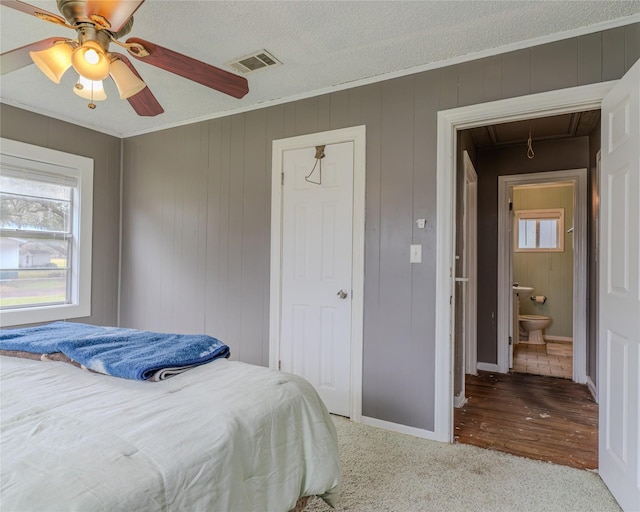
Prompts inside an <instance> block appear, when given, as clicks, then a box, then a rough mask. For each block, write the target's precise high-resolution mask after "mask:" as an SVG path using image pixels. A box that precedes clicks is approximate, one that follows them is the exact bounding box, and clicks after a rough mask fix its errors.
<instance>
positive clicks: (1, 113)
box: [0, 104, 122, 325]
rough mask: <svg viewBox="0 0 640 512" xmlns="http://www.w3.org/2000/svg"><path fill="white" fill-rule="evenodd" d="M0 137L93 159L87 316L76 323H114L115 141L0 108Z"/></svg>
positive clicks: (117, 178)
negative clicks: (88, 314)
mask: <svg viewBox="0 0 640 512" xmlns="http://www.w3.org/2000/svg"><path fill="white" fill-rule="evenodd" d="M0 117H1V118H2V122H1V123H0V136H2V137H4V138H6V139H12V140H17V141H20V142H25V143H27V144H34V145H36V146H42V147H45V148H50V149H56V150H59V151H65V152H67V153H73V154H76V155H81V156H86V157H89V158H92V159H93V173H94V174H93V247H92V267H91V276H92V286H91V316H89V317H85V318H81V319H78V320H79V321H82V322H85V323H91V324H97V325H115V324H116V323H117V321H118V314H117V310H118V253H119V244H120V241H119V240H120V236H119V231H120V226H119V222H120V149H121V145H122V141H121V140H120V139H118V138H116V137H112V136H110V135H105V134H103V133H99V132H96V131H92V130H88V129H86V128H81V127H79V126H76V125H73V124H69V123H65V122H62V121H58V120H56V119H51V118H48V117H45V116H41V115H38V114H34V113H32V112H27V111H25V110H21V109H17V108H14V107H11V106H9V105H5V104H0Z"/></svg>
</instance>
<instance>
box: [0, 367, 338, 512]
mask: <svg viewBox="0 0 640 512" xmlns="http://www.w3.org/2000/svg"><path fill="white" fill-rule="evenodd" d="M0 373H1V375H2V383H1V391H2V401H1V406H2V411H1V414H2V416H1V420H2V424H1V428H2V436H1V441H0V457H1V460H2V465H1V475H0V478H1V485H2V489H1V499H2V510H3V512H12V511H16V512H18V511H19V512H27V511H38V512H40V511H47V510H52V511H53V510H65V511H74V510H77V511H87V510H91V511H94V512H97V511H131V510H136V511H139V512H140V511H154V512H157V511H185V510H189V511H199V510H211V511H214V510H215V511H230V512H231V511H243V512H245V511H246V512H250V511H260V512H264V511H270V512H271V511H273V512H277V511H282V512H285V511H287V510H289V509H292V508H293V507H294V506H295V504H296V501H297V500H298V498H299V497H301V496H312V495H318V496H320V497H322V498H323V499H324V500H325V501H326V502H327V503H328V504H330V505H333V504H335V500H336V499H337V496H338V493H339V487H340V469H339V458H338V449H337V438H336V432H335V428H334V425H333V422H332V421H331V418H330V416H329V414H328V412H327V410H326V408H325V407H324V404H323V403H322V401H321V400H320V398H319V397H318V395H317V393H316V392H315V390H314V389H313V388H312V386H311V385H310V384H309V383H307V382H306V381H305V380H303V379H301V378H299V377H296V376H293V375H289V374H283V373H280V372H275V371H271V370H269V369H267V368H262V367H258V366H253V365H249V364H245V363H241V362H237V361H229V360H226V359H220V360H216V361H214V362H211V363H209V364H206V365H203V366H199V367H197V368H194V369H192V370H189V371H188V372H186V373H184V374H181V375H177V376H175V377H174V378H172V379H168V380H165V381H161V382H154V383H150V382H139V381H133V380H127V379H120V378H116V377H109V376H104V375H98V374H94V373H91V372H86V371H83V370H80V369H78V368H75V367H73V366H71V365H68V364H65V363H61V362H39V361H31V360H26V359H17V358H12V357H0Z"/></svg>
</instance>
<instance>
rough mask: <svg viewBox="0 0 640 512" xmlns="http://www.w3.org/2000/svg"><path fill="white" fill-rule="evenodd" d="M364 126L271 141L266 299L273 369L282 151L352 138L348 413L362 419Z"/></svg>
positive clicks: (276, 347) (279, 287)
mask: <svg viewBox="0 0 640 512" xmlns="http://www.w3.org/2000/svg"><path fill="white" fill-rule="evenodd" d="M365 136H366V129H365V126H364V125H362V126H354V127H351V128H343V129H340V130H332V131H327V132H320V133H313V134H309V135H300V136H298V137H290V138H287V139H279V140H274V141H273V156H272V165H271V285H270V299H269V368H271V369H274V370H277V369H278V361H280V330H281V323H280V320H281V315H282V313H281V295H282V275H281V272H282V265H281V262H282V185H281V183H282V181H281V179H282V178H281V176H282V164H283V153H284V152H285V151H287V150H291V149H299V148H306V147H314V146H318V145H321V144H325V145H329V144H338V143H340V142H348V141H353V143H354V155H353V156H354V158H353V245H352V262H353V264H352V265H353V268H352V271H353V272H352V283H351V286H352V299H351V385H350V388H351V397H350V411H351V414H350V417H351V419H352V420H353V421H357V422H360V421H361V419H362V354H363V330H364V205H365V171H366V166H365V158H366V137H365Z"/></svg>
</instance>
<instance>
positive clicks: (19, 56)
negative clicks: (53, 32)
mask: <svg viewBox="0 0 640 512" xmlns="http://www.w3.org/2000/svg"><path fill="white" fill-rule="evenodd" d="M57 41H71V39H67V38H65V37H50V38H48V39H43V40H42V41H37V42H35V43H31V44H27V45H25V46H21V47H20V48H16V49H15V50H10V51H8V52H5V53H3V54H2V55H0V75H6V74H7V73H11V72H12V71H16V70H18V69H20V68H24V67H26V66H28V65H29V64H33V61H32V60H31V57H30V56H29V52H39V51H40V50H46V49H47V48H50V47H51V46H53V45H54V44H55V43H56V42H57Z"/></svg>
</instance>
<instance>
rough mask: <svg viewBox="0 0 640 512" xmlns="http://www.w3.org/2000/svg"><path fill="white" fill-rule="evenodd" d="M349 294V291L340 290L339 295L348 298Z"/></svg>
mask: <svg viewBox="0 0 640 512" xmlns="http://www.w3.org/2000/svg"><path fill="white" fill-rule="evenodd" d="M347 295H348V294H347V292H345V291H344V290H340V291H339V292H338V297H339V298H341V299H346V298H347Z"/></svg>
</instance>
